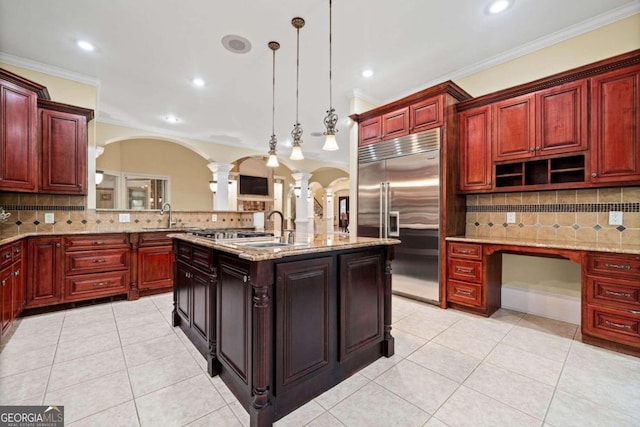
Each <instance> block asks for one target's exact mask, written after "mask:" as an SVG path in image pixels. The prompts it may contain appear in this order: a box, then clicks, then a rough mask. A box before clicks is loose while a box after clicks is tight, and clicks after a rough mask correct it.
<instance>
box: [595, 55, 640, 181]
mask: <svg viewBox="0 0 640 427" xmlns="http://www.w3.org/2000/svg"><path fill="white" fill-rule="evenodd" d="M639 94H640V66H637V65H636V66H633V67H628V68H623V69H619V70H615V71H611V72H608V73H604V74H601V75H598V76H595V77H593V78H591V182H592V183H602V184H612V183H620V184H631V183H632V182H635V183H637V182H640V95H639Z"/></svg>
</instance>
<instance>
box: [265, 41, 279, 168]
mask: <svg viewBox="0 0 640 427" xmlns="http://www.w3.org/2000/svg"><path fill="white" fill-rule="evenodd" d="M268 46H269V49H271V50H272V51H273V84H272V94H271V95H272V98H271V99H272V103H271V139H270V140H269V160H267V166H269V167H270V168H277V167H278V166H280V163H278V156H277V153H276V145H278V138H276V130H275V120H276V50H278V49H280V43H278V42H269V45H268Z"/></svg>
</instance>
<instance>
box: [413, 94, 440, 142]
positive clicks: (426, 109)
mask: <svg viewBox="0 0 640 427" xmlns="http://www.w3.org/2000/svg"><path fill="white" fill-rule="evenodd" d="M444 102H445V100H444V95H439V96H435V97H433V98H429V99H426V100H424V101H420V102H417V103H415V104H411V105H410V106H409V131H410V132H411V133H415V132H422V131H423V130H428V129H432V128H436V127H439V126H442V125H443V124H444Z"/></svg>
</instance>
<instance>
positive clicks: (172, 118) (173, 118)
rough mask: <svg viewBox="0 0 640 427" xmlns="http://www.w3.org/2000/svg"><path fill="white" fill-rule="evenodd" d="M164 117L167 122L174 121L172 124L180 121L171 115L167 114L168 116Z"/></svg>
mask: <svg viewBox="0 0 640 427" xmlns="http://www.w3.org/2000/svg"><path fill="white" fill-rule="evenodd" d="M164 119H165V120H166V121H167V122H169V123H174V124H175V123H178V122H179V121H180V120H179V119H178V118H177V117H176V116H173V115H169V116H167V117H165V118H164Z"/></svg>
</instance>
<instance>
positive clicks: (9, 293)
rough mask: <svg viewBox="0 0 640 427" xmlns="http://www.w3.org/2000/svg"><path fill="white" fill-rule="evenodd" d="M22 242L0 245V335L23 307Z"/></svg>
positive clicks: (6, 330) (7, 328)
mask: <svg viewBox="0 0 640 427" xmlns="http://www.w3.org/2000/svg"><path fill="white" fill-rule="evenodd" d="M23 251H24V248H23V243H22V242H18V243H13V244H9V245H5V246H2V247H0V336H4V335H5V334H6V333H7V332H8V331H9V328H10V327H11V325H12V324H13V321H14V320H15V319H16V318H17V317H18V316H20V313H21V312H22V309H23V308H24V302H25V301H24V299H25V295H24V277H25V273H24V269H23V256H22V253H23Z"/></svg>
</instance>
